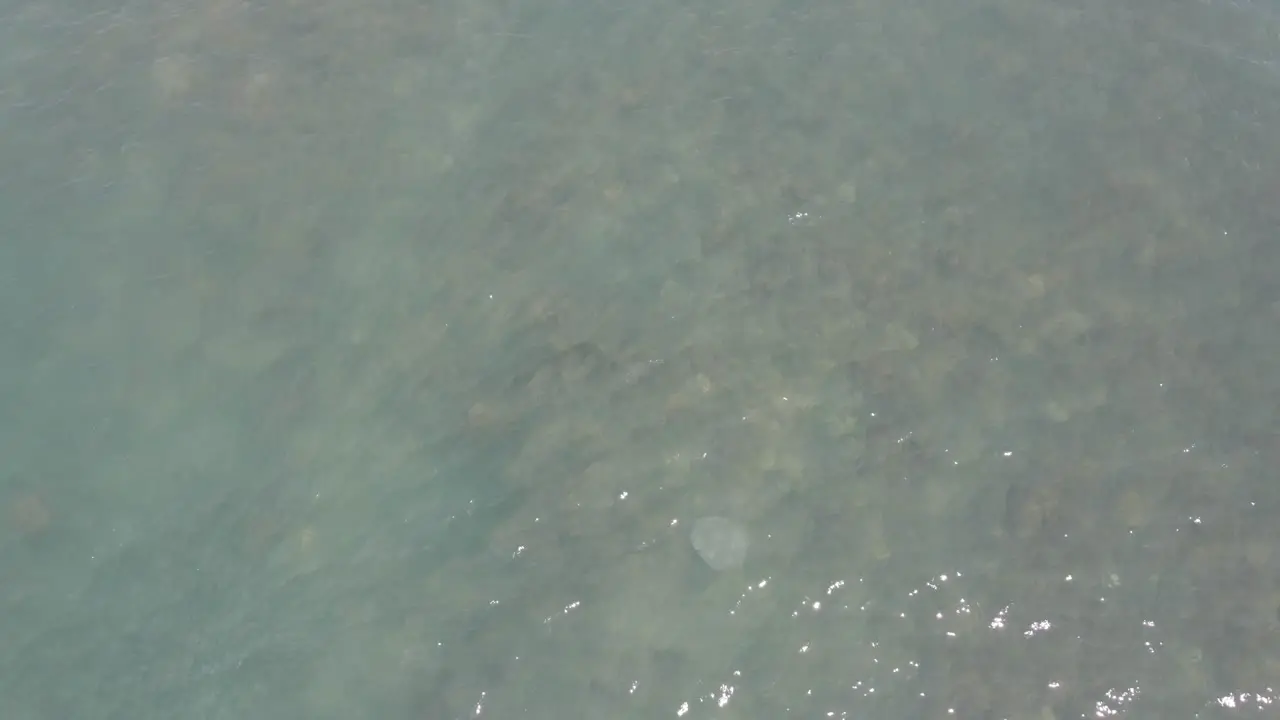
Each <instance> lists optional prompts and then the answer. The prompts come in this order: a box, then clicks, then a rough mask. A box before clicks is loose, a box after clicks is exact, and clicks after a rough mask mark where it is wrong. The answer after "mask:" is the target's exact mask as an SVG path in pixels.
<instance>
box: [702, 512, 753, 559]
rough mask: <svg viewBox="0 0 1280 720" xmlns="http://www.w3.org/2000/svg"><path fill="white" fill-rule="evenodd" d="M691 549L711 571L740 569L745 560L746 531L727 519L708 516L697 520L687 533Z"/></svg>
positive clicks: (738, 524)
mask: <svg viewBox="0 0 1280 720" xmlns="http://www.w3.org/2000/svg"><path fill="white" fill-rule="evenodd" d="M689 539H690V540H691V541H693V549H694V550H697V551H698V557H700V558H702V559H703V560H705V561H706V563H707V564H708V565H710V566H711V569H712V570H728V569H730V568H736V567H742V561H743V560H746V558H747V531H746V529H745V528H743V527H742V525H741V524H740V523H737V522H734V521H733V520H730V519H729V518H723V517H717V516H715V515H709V516H707V517H704V518H698V520H697V521H696V522H694V523H693V532H691V533H689Z"/></svg>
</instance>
